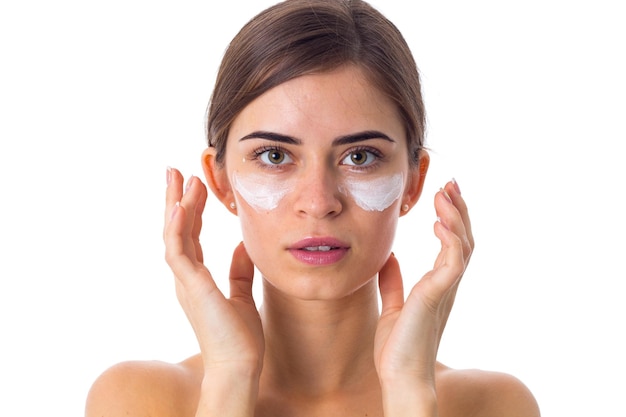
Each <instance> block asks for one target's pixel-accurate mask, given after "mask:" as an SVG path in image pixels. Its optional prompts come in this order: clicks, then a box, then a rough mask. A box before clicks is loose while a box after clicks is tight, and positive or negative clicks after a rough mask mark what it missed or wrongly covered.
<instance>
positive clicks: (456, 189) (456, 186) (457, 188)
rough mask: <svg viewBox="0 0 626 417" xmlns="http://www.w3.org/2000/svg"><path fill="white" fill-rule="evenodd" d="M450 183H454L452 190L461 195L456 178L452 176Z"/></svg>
mask: <svg viewBox="0 0 626 417" xmlns="http://www.w3.org/2000/svg"><path fill="white" fill-rule="evenodd" d="M452 185H454V190H455V191H456V192H457V193H458V194H459V195H461V189H460V188H459V183H458V182H456V179H454V178H452Z"/></svg>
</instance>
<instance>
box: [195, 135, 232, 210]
mask: <svg viewBox="0 0 626 417" xmlns="http://www.w3.org/2000/svg"><path fill="white" fill-rule="evenodd" d="M215 155H216V149H215V148H214V147H208V148H206V149H205V150H204V152H202V161H201V164H202V170H203V171H204V176H205V177H206V180H207V184H208V186H209V188H210V189H211V191H213V194H215V197H217V199H218V200H220V201H221V202H222V204H224V205H225V206H226V207H227V208H230V204H231V203H232V202H233V201H234V196H233V191H232V188H231V186H230V181H229V180H228V174H227V173H226V167H225V166H224V165H223V164H219V163H218V162H217V161H216V160H215Z"/></svg>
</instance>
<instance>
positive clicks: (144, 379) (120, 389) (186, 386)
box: [85, 356, 202, 417]
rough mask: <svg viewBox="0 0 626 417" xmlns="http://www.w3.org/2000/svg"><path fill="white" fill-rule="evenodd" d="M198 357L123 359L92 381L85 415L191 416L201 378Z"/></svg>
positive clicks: (101, 416)
mask: <svg viewBox="0 0 626 417" xmlns="http://www.w3.org/2000/svg"><path fill="white" fill-rule="evenodd" d="M199 360H200V358H199V357H197V356H194V357H191V358H189V359H187V360H185V361H183V362H180V363H176V364H173V363H165V362H160V361H129V362H122V363H119V364H117V365H114V366H112V367H111V368H109V369H107V370H106V371H104V372H103V373H102V374H101V375H100V376H99V377H98V378H97V379H96V381H95V382H94V383H93V385H92V386H91V389H90V390H89V394H88V396H87V401H86V405H85V416H86V417H116V416H129V415H132V416H155V417H156V416H172V415H177V416H193V415H194V414H195V411H196V410H195V405H196V404H197V403H198V396H199V387H200V383H201V381H202V367H201V360H200V362H198V361H199Z"/></svg>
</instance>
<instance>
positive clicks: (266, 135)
mask: <svg viewBox="0 0 626 417" xmlns="http://www.w3.org/2000/svg"><path fill="white" fill-rule="evenodd" d="M247 139H267V140H271V141H273V142H281V143H287V144H290V145H300V144H302V141H301V140H300V139H298V138H294V137H291V136H287V135H281V134H280V133H274V132H266V131H257V132H252V133H249V134H247V135H246V136H244V137H242V138H241V139H239V141H240V142H241V141H243V140H247ZM369 139H384V140H386V141H389V142H395V140H393V139H391V138H390V137H389V136H387V135H385V134H384V133H383V132H379V131H377V130H366V131H364V132H358V133H353V134H350V135H345V136H339V137H338V138H336V139H335V140H333V146H341V145H349V144H351V143H355V142H361V141H364V140H369Z"/></svg>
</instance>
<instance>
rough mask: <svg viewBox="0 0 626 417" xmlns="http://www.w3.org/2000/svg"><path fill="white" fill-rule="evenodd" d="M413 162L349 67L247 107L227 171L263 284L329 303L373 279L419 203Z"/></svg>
mask: <svg viewBox="0 0 626 417" xmlns="http://www.w3.org/2000/svg"><path fill="white" fill-rule="evenodd" d="M408 161H409V157H408V151H407V145H406V135H405V132H404V124H403V123H402V121H401V119H400V117H399V115H398V112H397V111H396V109H395V107H394V105H393V104H392V103H391V101H389V99H387V98H386V97H385V96H384V95H383V94H381V93H380V92H379V91H378V90H377V89H376V88H374V87H373V85H372V84H371V83H370V82H369V81H367V79H366V78H365V76H364V75H363V73H362V72H361V71H360V70H359V69H358V68H357V67H354V66H346V67H342V68H340V69H338V70H335V71H332V72H327V73H322V74H316V75H307V76H302V77H299V78H296V79H293V80H291V81H288V82H286V83H284V84H281V85H279V86H277V87H275V88H273V89H271V90H269V91H268V92H266V93H265V94H263V95H262V96H260V97H259V98H257V99H256V100H254V101H253V102H252V103H250V104H249V105H248V106H247V107H246V108H245V109H244V110H243V111H242V112H241V113H240V114H239V115H238V117H237V118H236V119H235V121H234V123H233V125H232V127H231V130H230V132H229V137H228V142H227V148H226V160H225V166H224V168H222V169H225V170H226V172H225V173H226V176H225V177H224V178H226V180H227V181H228V184H227V188H228V187H229V188H230V191H231V192H232V194H231V198H234V200H235V202H236V205H237V206H236V207H237V209H236V211H237V214H238V216H239V218H240V221H241V227H242V231H243V238H244V243H245V246H246V249H247V251H248V253H249V255H250V257H251V259H252V260H253V261H254V263H255V264H256V266H257V268H258V269H259V271H260V272H261V273H262V274H263V277H264V278H265V279H266V280H267V282H268V283H269V284H270V285H272V286H273V287H275V288H277V289H279V290H280V291H282V292H285V293H287V294H290V295H293V296H297V297H300V298H305V299H332V298H338V297H342V296H345V295H348V294H350V293H352V292H354V291H355V290H356V289H358V288H360V287H361V286H363V285H364V284H365V283H367V282H369V281H370V280H371V279H372V278H374V277H375V276H376V273H377V272H378V271H379V270H380V268H381V267H382V265H383V264H384V263H385V261H386V259H387V257H388V256H389V253H390V251H391V246H392V242H393V239H394V234H395V230H396V225H397V220H398V217H399V215H400V214H401V206H402V205H403V204H404V203H407V202H411V203H413V202H414V201H409V200H410V196H408V195H407V194H408V192H407V189H409V188H411V187H409V184H410V183H411V182H412V181H415V178H414V176H415V175H416V174H415V172H414V171H416V170H411V169H410V168H409V162H408ZM417 175H418V176H419V174H417Z"/></svg>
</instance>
